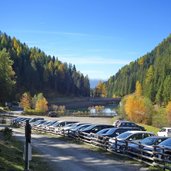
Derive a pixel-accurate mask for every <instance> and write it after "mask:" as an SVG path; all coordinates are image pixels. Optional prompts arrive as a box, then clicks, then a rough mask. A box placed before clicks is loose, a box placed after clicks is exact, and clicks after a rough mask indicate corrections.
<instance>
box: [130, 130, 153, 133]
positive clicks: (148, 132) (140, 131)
mask: <svg viewBox="0 0 171 171" xmlns="http://www.w3.org/2000/svg"><path fill="white" fill-rule="evenodd" d="M128 132H129V133H132V134H134V133H151V134H154V133H153V132H148V131H135V130H133V131H132V130H131V131H127V133H128Z"/></svg>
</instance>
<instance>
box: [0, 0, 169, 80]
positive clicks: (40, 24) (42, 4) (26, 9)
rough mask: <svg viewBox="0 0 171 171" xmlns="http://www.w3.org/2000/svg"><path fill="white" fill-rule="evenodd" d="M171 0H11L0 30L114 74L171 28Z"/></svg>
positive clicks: (1, 14) (99, 73)
mask: <svg viewBox="0 0 171 171" xmlns="http://www.w3.org/2000/svg"><path fill="white" fill-rule="evenodd" d="M170 9H171V1H170V0H25V1H23V0H15V1H14V0H5V1H1V10H0V30H1V31H2V32H6V33H7V34H8V35H10V36H15V37H16V38H17V39H19V40H20V41H21V42H25V43H27V44H28V45H29V47H33V46H36V47H39V48H40V49H42V50H43V51H45V53H46V54H48V55H54V56H56V57H58V58H59V59H60V60H61V61H63V62H68V63H72V64H75V65H76V68H77V70H79V71H80V72H82V73H83V74H84V75H88V76H89V78H90V79H94V78H96V79H102V80H105V79H108V78H109V77H110V76H112V75H114V74H115V73H116V72H117V71H118V70H119V69H120V68H121V67H122V66H124V65H126V64H129V62H130V61H134V60H136V59H137V58H139V57H141V56H143V55H144V54H146V53H147V52H150V51H151V50H152V49H153V48H154V47H155V46H156V45H158V44H159V43H160V42H161V41H162V40H163V39H164V38H166V37H167V36H168V35H169V34H170V33H171V31H170V30H171V10H170Z"/></svg>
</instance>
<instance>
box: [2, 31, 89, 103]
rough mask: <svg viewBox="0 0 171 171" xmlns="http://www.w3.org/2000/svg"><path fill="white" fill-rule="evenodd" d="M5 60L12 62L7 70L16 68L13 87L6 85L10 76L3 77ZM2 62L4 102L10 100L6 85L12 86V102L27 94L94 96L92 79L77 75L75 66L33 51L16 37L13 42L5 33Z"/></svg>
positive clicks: (33, 49) (11, 76)
mask: <svg viewBox="0 0 171 171" xmlns="http://www.w3.org/2000/svg"><path fill="white" fill-rule="evenodd" d="M47 43H48V42H47ZM2 56H6V57H2ZM2 58H5V59H7V58H8V62H6V67H12V71H10V72H11V73H10V74H9V75H10V79H11V81H12V83H11V85H9V84H8V83H7V82H4V80H5V79H6V78H5V77H6V76H5V75H4V74H3V70H4V66H2V65H1V64H2V63H4V61H3V59H2ZM0 60H1V61H0V72H1V73H0V91H1V93H2V92H4V93H2V94H1V98H0V102H2V101H4V100H7V99H6V98H7V94H8V92H9V90H7V89H6V88H5V87H6V85H8V86H11V87H10V88H9V89H10V90H11V89H12V92H11V91H10V95H11V96H10V98H13V99H14V96H17V98H19V97H20V96H21V94H22V93H23V92H27V91H29V92H30V93H31V94H36V93H37V92H43V93H44V94H45V95H46V96H47V95H56V94H58V95H59V94H60V95H73V96H89V95H90V85H89V79H88V76H84V75H83V74H81V73H80V72H79V71H77V70H76V68H75V66H74V65H72V64H67V63H62V62H61V61H60V60H58V58H56V57H54V56H49V55H46V54H45V53H44V52H43V51H41V50H40V49H38V48H35V47H34V48H29V47H28V46H27V45H26V44H25V43H21V42H20V41H19V40H17V39H16V38H15V37H13V38H11V37H10V36H8V35H6V34H5V33H2V32H0ZM12 72H13V74H12ZM9 75H8V76H9ZM14 83H15V84H14ZM1 84H3V85H1ZM5 84H6V85H5ZM5 92H6V93H5ZM5 96H6V97H5Z"/></svg>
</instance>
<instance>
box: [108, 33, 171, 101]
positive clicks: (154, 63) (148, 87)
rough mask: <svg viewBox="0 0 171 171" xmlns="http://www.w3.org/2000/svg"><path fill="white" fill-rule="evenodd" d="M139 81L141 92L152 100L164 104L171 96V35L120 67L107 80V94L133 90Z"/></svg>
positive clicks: (117, 94)
mask: <svg viewBox="0 0 171 171" xmlns="http://www.w3.org/2000/svg"><path fill="white" fill-rule="evenodd" d="M136 81H140V83H141V84H142V87H143V94H144V95H145V96H147V97H149V98H150V99H151V100H152V101H153V102H156V103H160V104H161V103H164V104H166V103H167V102H168V101H169V100H170V98H171V88H170V87H171V35H169V36H168V38H166V39H164V40H163V41H162V42H161V43H160V44H159V45H158V46H157V47H156V48H154V49H153V50H152V51H151V52H150V53H147V54H146V55H144V56H142V57H140V58H139V59H137V60H136V61H134V62H131V63H130V64H129V65H126V66H124V67H123V68H121V69H120V70H119V71H118V72H117V73H116V74H115V75H114V76H112V77H111V78H110V79H109V80H108V81H107V82H106V86H107V91H108V96H110V97H111V96H124V95H127V94H130V93H132V92H134V91H135V84H136Z"/></svg>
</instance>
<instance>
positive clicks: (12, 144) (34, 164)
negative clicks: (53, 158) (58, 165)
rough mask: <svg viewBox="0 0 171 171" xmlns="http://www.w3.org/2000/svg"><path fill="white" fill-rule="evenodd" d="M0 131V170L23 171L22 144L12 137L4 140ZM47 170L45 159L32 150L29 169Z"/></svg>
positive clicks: (33, 170)
mask: <svg viewBox="0 0 171 171" xmlns="http://www.w3.org/2000/svg"><path fill="white" fill-rule="evenodd" d="M1 134H2V133H0V170H3V171H23V170H24V160H23V144H22V143H21V142H18V141H16V140H15V138H14V137H13V138H12V140H9V141H4V139H3V136H2V135H1ZM42 170H43V171H49V170H50V169H49V168H48V166H47V163H46V161H44V159H42V158H41V155H38V154H37V153H36V152H35V151H33V155H32V161H30V171H42Z"/></svg>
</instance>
